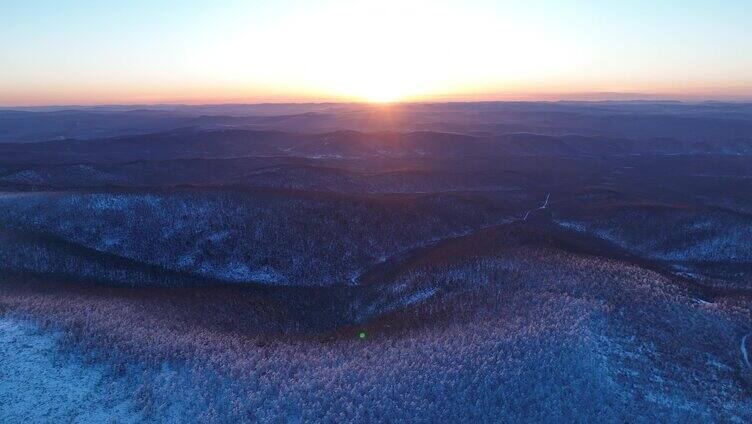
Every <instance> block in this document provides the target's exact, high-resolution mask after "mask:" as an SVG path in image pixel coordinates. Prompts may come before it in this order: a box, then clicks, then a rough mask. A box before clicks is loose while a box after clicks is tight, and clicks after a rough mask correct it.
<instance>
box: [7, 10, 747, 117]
mask: <svg viewBox="0 0 752 424" xmlns="http://www.w3.org/2000/svg"><path fill="white" fill-rule="evenodd" d="M750 12H752V4H750V3H749V0H725V1H724V0H719V1H695V0H683V1H678V0H676V1H675V0H652V1H647V0H644V1H643V0H632V1H630V0H622V1H618V2H617V1H601V0H572V1H565V0H560V1H554V0H548V1H546V0H539V1H535V0H529V1H505V0H493V1H480V0H478V1H473V0H464V1H441V0H434V1H419V0H418V1H411V0H401V1H394V0H379V1H357V0H350V1H346V0H318V1H284V0H257V1H253V0H246V1H240V0H231V1H221V0H215V1H192V0H183V1H165V0H149V1H146V0H131V1H127V2H124V1H109V0H99V1H83V0H81V1H74V0H67V1H66V0H22V1H21V0H19V1H16V0H0V105H2V106H22V105H23V106H29V105H53V104H55V105H61V104H148V103H202V104H209V103H255V102H307V101H374V102H379V101H382V102H389V101H440V100H462V101H465V100H519V99H531V100H535V99H547V100H556V99H610V98H611V99H638V98H645V99H657V98H660V99H679V100H706V99H715V100H752V25H750V24H749V22H750Z"/></svg>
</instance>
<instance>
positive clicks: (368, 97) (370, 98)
mask: <svg viewBox="0 0 752 424" xmlns="http://www.w3.org/2000/svg"><path fill="white" fill-rule="evenodd" d="M361 84H362V86H361V87H358V88H357V89H354V90H353V91H354V93H353V94H355V96H356V97H358V98H360V99H362V100H365V101H367V102H370V103H395V102H399V101H402V100H405V99H406V98H407V97H408V96H409V95H410V90H409V89H407V88H406V87H404V86H403V84H401V82H400V81H397V80H395V79H389V78H371V79H368V80H367V81H364V82H362V83H361Z"/></svg>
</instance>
